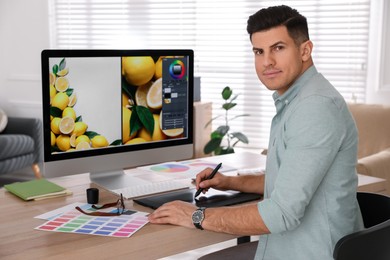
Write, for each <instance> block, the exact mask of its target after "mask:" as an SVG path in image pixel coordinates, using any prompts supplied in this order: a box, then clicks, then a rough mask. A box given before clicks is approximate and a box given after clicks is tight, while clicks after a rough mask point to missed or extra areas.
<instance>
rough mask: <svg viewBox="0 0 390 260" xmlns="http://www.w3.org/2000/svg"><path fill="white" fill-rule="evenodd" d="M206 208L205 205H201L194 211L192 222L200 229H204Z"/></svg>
mask: <svg viewBox="0 0 390 260" xmlns="http://www.w3.org/2000/svg"><path fill="white" fill-rule="evenodd" d="M205 209H206V208H205V207H200V208H198V209H197V210H195V211H194V213H192V223H194V226H195V227H196V228H198V229H200V230H203V227H202V221H203V220H204V218H205V214H204V210H205Z"/></svg>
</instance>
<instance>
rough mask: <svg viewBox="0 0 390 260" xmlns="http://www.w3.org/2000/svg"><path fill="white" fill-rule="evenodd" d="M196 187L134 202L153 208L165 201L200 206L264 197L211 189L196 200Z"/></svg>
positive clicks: (220, 204) (227, 203) (219, 205)
mask: <svg viewBox="0 0 390 260" xmlns="http://www.w3.org/2000/svg"><path fill="white" fill-rule="evenodd" d="M195 192H196V189H186V190H180V191H173V192H169V193H164V194H159V195H153V196H150V197H145V198H141V199H134V202H136V203H138V204H140V205H142V206H146V207H149V208H152V209H157V208H158V207H160V206H161V205H163V204H164V203H167V202H170V201H174V200H181V201H186V202H190V203H194V204H196V205H197V206H198V207H207V208H212V207H221V206H230V205H235V204H240V203H244V202H249V201H254V200H259V199H261V198H262V196H261V195H260V194H256V193H242V192H235V191H218V190H214V189H210V190H209V191H208V192H207V193H206V194H201V195H200V196H198V198H197V200H196V201H195V200H194V194H195Z"/></svg>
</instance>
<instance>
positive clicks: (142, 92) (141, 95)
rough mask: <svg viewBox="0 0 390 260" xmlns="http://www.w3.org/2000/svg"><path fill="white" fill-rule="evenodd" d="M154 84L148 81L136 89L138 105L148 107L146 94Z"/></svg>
mask: <svg viewBox="0 0 390 260" xmlns="http://www.w3.org/2000/svg"><path fill="white" fill-rule="evenodd" d="M152 84H153V83H152V82H148V83H146V84H145V85H143V86H140V87H138V88H137V90H136V91H135V102H136V103H137V105H138V106H144V107H148V104H147V102H146V96H147V94H148V91H149V89H150V87H151V86H152Z"/></svg>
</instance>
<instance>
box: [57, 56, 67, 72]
mask: <svg viewBox="0 0 390 260" xmlns="http://www.w3.org/2000/svg"><path fill="white" fill-rule="evenodd" d="M65 67H66V61H65V58H63V59H62V60H61V61H60V67H59V68H58V70H59V71H61V70H63V69H65Z"/></svg>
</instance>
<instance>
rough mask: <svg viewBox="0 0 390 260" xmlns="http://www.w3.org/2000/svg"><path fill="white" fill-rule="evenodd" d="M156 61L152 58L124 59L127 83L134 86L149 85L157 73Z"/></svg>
mask: <svg viewBox="0 0 390 260" xmlns="http://www.w3.org/2000/svg"><path fill="white" fill-rule="evenodd" d="M155 67H156V65H155V64H154V60H153V58H152V57H150V56H139V57H137V56H136V57H123V58H122V69H123V73H124V76H125V78H126V80H127V82H128V83H129V84H131V85H134V86H141V85H144V84H146V83H148V82H149V81H150V80H151V79H152V78H153V76H154V73H155V71H156V68H155Z"/></svg>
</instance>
